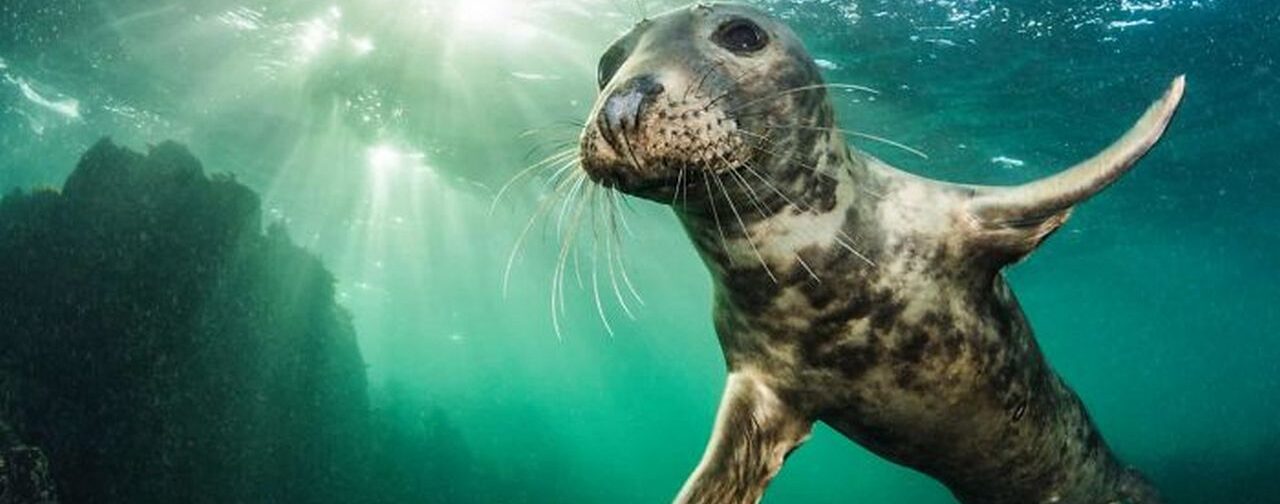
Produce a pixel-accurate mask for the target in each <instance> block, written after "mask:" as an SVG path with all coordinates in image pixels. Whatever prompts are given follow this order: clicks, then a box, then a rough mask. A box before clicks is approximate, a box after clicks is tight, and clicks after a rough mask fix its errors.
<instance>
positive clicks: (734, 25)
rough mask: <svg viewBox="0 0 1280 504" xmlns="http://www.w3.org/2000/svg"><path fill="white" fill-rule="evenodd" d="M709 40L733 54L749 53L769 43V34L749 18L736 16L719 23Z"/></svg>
mask: <svg viewBox="0 0 1280 504" xmlns="http://www.w3.org/2000/svg"><path fill="white" fill-rule="evenodd" d="M711 40H712V41H713V42H715V43H716V45H718V46H720V47H723V48H725V49H728V50H729V51H730V52H733V53H734V54H750V53H754V52H758V51H760V50H761V49H764V48H765V46H768V45H769V34H768V33H766V32H765V31H764V28H761V27H760V25H758V24H755V23H753V22H752V21H751V20H749V19H742V18H738V19H733V20H730V21H728V22H726V23H724V24H722V25H720V28H717V29H716V32H715V34H713V35H712V36H711Z"/></svg>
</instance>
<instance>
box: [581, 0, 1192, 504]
mask: <svg viewBox="0 0 1280 504" xmlns="http://www.w3.org/2000/svg"><path fill="white" fill-rule="evenodd" d="M735 19H749V20H751V21H752V22H754V23H756V24H758V25H759V26H760V27H762V29H763V30H764V31H765V32H766V33H767V34H768V35H769V37H770V44H769V45H768V46H767V47H766V48H764V49H763V50H761V51H759V52H754V53H751V54H736V53H734V52H731V51H727V50H724V49H723V48H721V47H718V46H717V45H715V44H714V43H712V42H710V41H709V38H710V37H711V36H712V34H713V33H715V30H716V29H717V27H719V26H723V25H724V24H725V23H727V22H729V21H732V20H735ZM611 51H613V52H614V53H615V54H625V55H626V59H625V63H623V64H621V65H620V67H619V68H617V69H616V71H615V72H614V73H613V74H612V75H607V76H606V77H608V79H607V81H606V82H603V83H602V91H601V95H600V96H601V101H600V104H599V105H598V106H597V109H596V110H595V111H594V112H593V116H592V120H591V121H589V123H588V126H587V128H586V129H585V131H584V132H583V136H582V161H583V167H584V169H585V170H586V171H587V173H588V175H590V176H591V177H592V178H593V179H594V180H595V181H597V182H598V183H601V184H603V185H606V186H610V187H615V188H617V189H620V190H622V191H624V192H628V193H630V194H633V195H637V196H641V197H645V198H649V199H652V200H655V201H659V202H663V203H669V204H672V205H673V207H674V208H675V210H676V214H677V215H678V217H679V218H680V220H681V222H682V223H683V224H684V226H685V228H686V230H687V231H688V233H689V236H690V238H691V240H692V242H693V243H694V245H695V246H696V247H697V249H698V251H699V253H700V254H701V255H702V257H703V259H704V261H705V263H706V265H707V267H708V269H709V270H710V271H711V277H712V280H713V281H714V285H715V293H716V296H715V309H714V316H715V326H716V332H717V334H718V335H719V339H720V344H721V346H722V348H723V350H724V355H725V360H726V362H727V365H728V369H729V382H728V385H727V387H726V390H725V395H724V399H723V403H722V405H721V409H720V413H719V416H718V419H717V424H716V427H715V432H714V433H713V436H712V440H711V442H710V444H709V446H708V449H707V452H706V455H705V457H704V458H703V460H702V462H701V464H700V465H699V466H698V469H697V470H696V471H695V473H694V475H693V476H692V477H691V478H690V480H689V482H688V483H687V484H686V486H685V488H684V489H683V490H682V491H681V493H680V496H679V497H678V499H677V500H678V502H687V503H744V502H756V501H758V500H759V499H760V497H761V495H762V494H763V492H764V489H765V487H766V485H767V484H768V481H769V480H770V479H771V478H772V476H773V475H774V474H775V473H776V472H777V471H778V469H779V468H780V467H781V465H782V461H783V458H784V457H785V456H786V454H788V453H790V451H791V450H793V449H795V448H796V447H797V446H798V445H799V444H800V443H801V442H802V441H803V440H804V439H805V438H806V437H807V436H808V432H809V429H810V426H811V425H812V423H813V422H814V421H819V420H820V421H823V422H825V423H827V424H828V425H830V426H832V427H833V428H835V429H836V430H838V431H840V432H841V433H843V434H845V435H846V436H848V437H849V438H850V439H853V440H855V441H857V442H858V443H860V444H861V445H863V446H865V447H867V448H868V449H870V450H872V451H874V452H875V453H878V454H880V455H881V456H884V457H885V458H887V459H890V460H892V461H894V462H897V463H900V464H903V465H906V466H909V467H912V468H915V469H917V470H920V471H922V472H924V473H926V474H929V475H931V476H933V477H935V478H937V479H938V480H939V481H941V482H942V483H943V484H945V485H946V486H947V487H948V488H949V489H951V490H952V492H953V493H954V494H955V495H956V497H957V498H958V499H959V500H961V501H962V502H965V503H969V504H977V503H983V504H1029V503H1054V502H1060V503H1074V504H1102V503H1114V502H1132V503H1135V504H1149V503H1155V502H1158V498H1157V497H1156V496H1155V492H1154V491H1153V490H1152V489H1151V488H1150V487H1149V486H1148V485H1146V484H1145V483H1144V482H1143V480H1142V478H1141V477H1140V476H1139V475H1138V474H1137V473H1136V472H1134V471H1132V470H1130V469H1128V468H1126V467H1125V466H1124V465H1123V464H1122V463H1121V462H1120V461H1119V460H1118V459H1117V458H1116V457H1115V456H1114V454H1113V453H1112V452H1111V450H1110V449H1109V448H1108V447H1107V445H1106V443H1105V442H1104V441H1103V439H1102V437H1101V435H1100V434H1099V433H1098V431H1097V429H1096V428H1095V426H1094V425H1093V423H1092V422H1091V421H1090V419H1089V416H1088V413H1087V412H1086V411H1085V408H1084V406H1083V405H1082V404H1081V402H1080V400H1079V398H1078V397H1077V396H1076V395H1075V394H1074V393H1073V392H1072V391H1071V390H1070V389H1069V388H1068V387H1067V386H1066V385H1065V384H1064V383H1063V382H1062V380H1061V379H1060V378H1059V377H1058V376H1057V375H1056V374H1054V372H1053V371H1052V369H1050V367H1049V365H1048V364H1047V363H1046V362H1045V359H1044V357H1043V355H1042V354H1041V352H1040V350H1039V348H1038V346H1037V344H1036V341H1035V338H1034V337H1033V335H1032V332H1031V329H1030V326H1029V325H1028V323H1027V320H1026V318H1025V317H1024V316H1023V313H1022V311H1021V309H1020V308H1019V306H1018V302H1017V300H1016V299H1015V297H1014V295H1013V293H1012V292H1011V291H1010V290H1009V287H1008V285H1007V284H1006V282H1005V280H1004V278H1003V276H1002V275H1001V273H1000V270H1001V268H1002V267H1003V266H1005V265H1007V264H1009V263H1010V262H1012V261H1015V260H1017V259H1020V258H1021V257H1023V256H1025V255H1026V254H1027V253H1030V252H1031V251H1032V250H1033V249H1034V248H1035V247H1036V246H1037V245H1038V244H1039V243H1040V242H1041V241H1042V240H1044V239H1045V238H1046V237H1047V236H1048V235H1049V234H1050V233H1051V232H1052V231H1053V230H1055V229H1057V228H1058V226H1060V225H1061V224H1062V223H1063V222H1064V221H1065V220H1066V217H1067V215H1068V214H1069V212H1070V210H1071V208H1072V206H1073V205H1074V204H1076V203H1077V202H1079V201H1080V200H1082V199H1084V198H1085V197H1088V196H1089V195H1091V194H1093V193H1096V192H1097V191H1098V190H1100V189H1101V188H1102V187H1104V186H1105V185H1106V184H1107V183H1109V182H1110V181H1111V180H1114V179H1115V177H1118V176H1119V174H1120V173H1122V172H1123V170H1124V169H1126V168H1127V167H1128V165H1132V163H1133V162H1134V161H1136V160H1137V158H1138V157H1140V156H1141V154H1142V153H1143V152H1145V151H1146V148H1149V147H1150V146H1151V144H1152V143H1154V141H1155V138H1158V137H1159V134H1160V132H1162V131H1163V129H1164V126H1165V125H1166V124H1167V123H1168V120H1169V116H1170V115H1171V114H1172V112H1173V108H1174V107H1175V106H1176V103H1177V98H1178V97H1180V95H1181V81H1180V80H1179V81H1178V82H1177V83H1176V84H1175V88H1174V89H1173V90H1171V92H1170V93H1169V95H1167V96H1166V98H1165V101H1163V102H1161V104H1158V106H1157V107H1156V108H1153V109H1152V110H1153V112H1149V113H1148V116H1147V117H1144V119H1143V121H1141V122H1140V123H1139V127H1137V128H1135V132H1131V133H1130V135H1129V136H1126V137H1125V139H1122V141H1121V142H1120V143H1118V144H1117V146H1116V147H1113V148H1112V149H1109V150H1108V151H1106V152H1104V153H1103V155H1100V156H1099V157H1098V158H1095V159H1094V160H1091V162H1090V163H1093V164H1086V165H1081V166H1080V167H1077V168H1075V169H1072V170H1070V171H1069V172H1068V173H1066V174H1064V176H1062V177H1059V178H1056V179H1053V180H1051V182H1052V183H1032V184H1028V185H1026V186H1021V187H1018V188H1012V189H1006V188H989V187H977V186H963V185H955V184H945V183H940V182H934V181H930V180H926V179H923V178H920V177H916V176H913V175H910V174H907V173H905V172H902V171H899V170H897V169H894V168H892V167H890V166H888V165H886V164H884V163H882V162H880V161H879V160H876V159H874V158H872V157H870V156H867V155H865V154H863V153H860V152H857V151H855V150H853V149H851V148H849V147H847V146H846V144H845V143H844V141H843V139H842V137H841V135H840V134H839V133H838V132H836V131H834V130H833V129H832V128H833V127H834V122H835V120H834V114H833V113H832V108H831V105H830V103H829V102H828V100H827V93H826V92H825V90H824V89H822V88H821V87H814V85H815V84H818V83H821V82H822V81H821V77H820V76H819V73H818V70H817V68H816V67H815V66H814V64H813V63H812V60H811V58H810V57H809V56H808V54H807V53H806V52H805V50H804V48H803V45H802V44H801V43H800V41H799V40H798V39H797V38H796V37H795V36H794V35H793V34H792V33H791V32H790V30H788V29H787V28H786V27H785V26H783V25H782V24H780V23H778V22H776V21H774V20H771V19H769V18H768V17H767V16H765V15H764V14H763V13H761V12H759V11H756V10H754V9H750V8H746V7H741V6H734V5H699V6H694V7H691V8H687V9H681V10H678V11H674V12H672V13H669V14H666V15H664V16H661V17H659V18H657V19H654V20H650V21H645V22H644V23H641V24H640V25H638V26H637V27H636V29H635V30H633V31H632V32H631V33H629V34H628V35H626V36H625V37H623V38H622V39H621V40H620V41H619V42H617V44H615V47H614V48H613V49H611ZM636 79H647V80H646V81H645V82H646V83H647V86H648V87H647V88H646V89H649V90H650V91H647V93H648V94H649V95H646V96H638V95H635V94H634V93H635V90H634V84H630V83H633V82H635V80H636ZM653 82H658V83H661V86H660V87H654V86H652V83H653ZM628 86H632V87H628ZM805 87H809V89H804V88H805ZM654 89H656V91H655V90H654ZM791 90H800V91H795V92H791ZM628 93H631V94H628ZM650 95H651V96H650ZM619 97H621V98H619ZM611 98H612V99H623V98H625V99H626V100H630V101H629V102H626V103H641V105H640V106H636V107H631V108H626V109H625V110H624V111H625V112H627V113H628V114H633V115H634V117H628V118H623V119H624V120H618V118H617V117H609V118H606V117H605V115H606V114H614V115H616V114H617V113H618V110H622V109H620V108H619V106H618V105H617V103H610V102H609V100H610V99H611ZM608 107H613V108H612V109H609V111H608V112H606V108H608ZM1139 151H1140V152H1139ZM1104 164H1106V165H1107V166H1103V165H1104ZM1095 165H1096V166H1095ZM1122 165H1123V166H1122Z"/></svg>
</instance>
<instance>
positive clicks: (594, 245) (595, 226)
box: [590, 186, 616, 338]
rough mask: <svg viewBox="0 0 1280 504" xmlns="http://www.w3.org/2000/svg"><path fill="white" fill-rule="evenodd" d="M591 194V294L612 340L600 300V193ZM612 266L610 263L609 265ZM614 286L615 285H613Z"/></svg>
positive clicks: (602, 303) (611, 326) (611, 329)
mask: <svg viewBox="0 0 1280 504" xmlns="http://www.w3.org/2000/svg"><path fill="white" fill-rule="evenodd" d="M592 189H593V191H592V194H591V203H590V207H591V229H592V232H593V233H592V234H593V239H592V240H591V294H592V296H593V297H594V298H595V303H596V314H597V315H599V316H600V322H601V323H603V324H604V330H605V332H607V333H609V337H610V338H613V337H614V333H613V324H610V323H609V316H608V315H606V314H605V311H604V302H603V301H601V300H600V278H599V277H600V241H601V239H600V204H599V203H600V194H601V193H600V192H598V191H595V190H594V189H595V186H593V187H592ZM609 264H610V266H612V265H613V263H612V262H610V263H609ZM615 285H616V284H615Z"/></svg>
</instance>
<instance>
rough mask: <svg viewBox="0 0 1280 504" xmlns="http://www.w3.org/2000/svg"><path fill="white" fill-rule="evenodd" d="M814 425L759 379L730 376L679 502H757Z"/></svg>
mask: <svg viewBox="0 0 1280 504" xmlns="http://www.w3.org/2000/svg"><path fill="white" fill-rule="evenodd" d="M812 426H813V421H812V420H810V419H808V418H806V417H805V416H804V415H801V414H799V413H798V412H796V411H795V410H793V409H792V408H791V407H789V406H788V405H786V404H785V403H783V402H782V400H781V399H779V398H778V395H777V394H776V393H775V392H774V391H773V390H772V389H770V388H769V387H768V386H767V385H765V384H764V383H763V382H762V381H761V380H760V379H759V378H758V377H757V376H754V375H753V374H751V373H748V372H735V373H731V374H730V375H729V380H728V383H726V385H725V390H724V397H723V398H722V399H721V402H720V411H719V412H718V413H717V414H716V425H715V429H714V430H713V431H712V433H711V441H710V442H709V443H708V444H707V451H706V453H704V454H703V456H702V462H700V463H699V464H698V468H697V469H696V470H694V472H693V475H692V476H690V477H689V481H688V482H686V483H685V485H684V488H683V489H681V490H680V495H679V496H678V497H676V500H675V502H676V503H677V504H742V503H756V502H759V501H760V498H761V496H763V495H764V490H765V487H767V486H768V485H769V481H770V480H772V479H773V476H774V475H775V474H777V473H778V470H779V469H781V468H782V461H783V460H784V459H785V458H786V457H787V455H788V454H790V453H791V451H792V450H795V449H796V448H797V447H799V446H800V444H801V443H803V442H804V441H805V440H806V439H808V437H809V431H810V429H811V427H812Z"/></svg>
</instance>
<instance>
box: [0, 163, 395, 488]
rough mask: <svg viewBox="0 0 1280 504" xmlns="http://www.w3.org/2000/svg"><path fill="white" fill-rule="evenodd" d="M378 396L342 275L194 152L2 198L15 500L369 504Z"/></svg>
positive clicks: (0, 407)
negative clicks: (341, 301)
mask: <svg viewBox="0 0 1280 504" xmlns="http://www.w3.org/2000/svg"><path fill="white" fill-rule="evenodd" d="M366 394H367V391H366V381H365V370H364V362H363V361H362V359H361V357H360V354H359V351H358V348H357V345H356V340H355V334H354V331H353V329H352V327H351V323H350V319H349V316H348V315H347V314H346V313H345V312H344V311H343V310H342V309H341V308H339V307H338V306H337V304H336V303H335V302H334V289H333V278H332V276H331V275H330V274H329V273H328V272H327V271H326V270H325V269H324V267H323V266H322V265H321V264H320V262H319V261H318V260H316V259H315V258H314V257H313V256H312V255H310V254H308V253H306V252H305V251H303V250H302V249H300V248H298V247H297V246H295V245H294V244H293V243H291V241H290V240H289V239H288V237H287V236H286V235H285V233H284V232H283V231H282V230H276V231H272V232H269V233H264V232H263V231H262V223H261V217H260V210H259V201H258V198H257V196H256V195H255V194H253V192H252V191H250V190H249V189H247V188H245V187H244V186H242V185H240V184H238V183H236V182H235V181H234V180H233V179H231V178H230V177H227V176H213V177H207V176H205V174H204V170H203V168H202V167H201V165H200V163H199V161H197V160H196V159H195V158H194V157H192V156H191V154H190V153H189V152H187V150H186V149H185V148H183V147H181V146H179V145H177V144H173V143H165V144H161V145H159V146H157V147H155V148H153V149H151V151H150V153H149V154H147V155H145V156H144V155H140V154H138V153H135V152H132V151H129V150H127V149H122V148H120V147H117V146H115V145H114V144H112V143H111V142H109V141H105V140H104V141H102V142H100V143H98V144H97V145H95V146H94V147H93V148H92V149H90V150H89V151H88V152H87V153H86V154H85V155H84V157H83V159H82V160H81V162H80V164H79V166H78V167H77V169H76V170H75V172H74V173H72V174H71V175H70V176H69V177H68V179H67V181H66V184H65V186H64V188H63V191H62V192H61V193H57V192H52V191H37V192H34V193H30V194H24V193H12V194H10V195H8V196H6V197H5V198H4V199H3V200H2V201H0V419H5V420H7V421H8V422H9V424H10V425H11V426H12V428H13V431H14V432H13V434H12V435H11V436H12V437H13V440H11V441H10V442H9V443H7V444H0V447H4V446H9V448H3V449H0V461H3V463H4V469H3V470H0V478H4V479H3V484H0V489H4V490H5V492H8V493H3V494H0V504H4V503H9V502H15V503H16V502H23V503H29V502H46V501H49V502H51V501H52V493H49V494H47V495H48V496H47V497H42V495H46V494H44V493H42V492H46V491H51V490H49V489H51V488H52V486H51V485H47V483H49V482H50V477H52V481H56V483H57V485H56V487H57V489H58V492H59V496H60V497H61V498H62V499H63V501H64V502H73V503H80V502H84V503H129V504H139V503H174V502H210V503H215V502H216V503H234V502H290V503H311V502H317V503H318V502H369V501H371V500H373V499H370V498H369V496H368V494H367V493H366V492H367V490H368V487H369V481H370V480H369V478H370V474H369V469H368V465H369V460H368V456H369V455H368V454H369V453H370V451H369V450H368V448H367V447H366V446H365V445H366V444H368V442H369V438H370V436H371V435H370V433H369V429H370V421H369V419H368V415H369V406H368V399H367V395H366ZM17 439H21V440H23V441H25V442H26V443H29V445H21V444H18V443H17V441H16V440H17ZM32 446H35V447H39V449H36V448H32ZM45 455H47V458H46V457H45ZM14 492H18V493H14ZM15 496H21V497H15ZM4 499H9V500H4ZM14 499H18V500H14ZM40 499H45V500H40Z"/></svg>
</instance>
